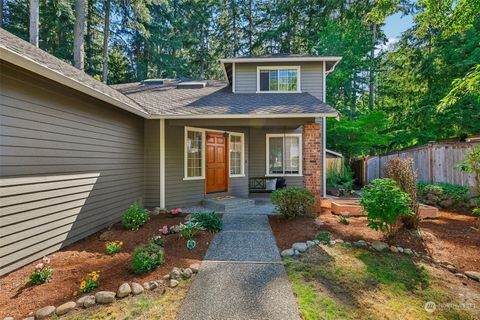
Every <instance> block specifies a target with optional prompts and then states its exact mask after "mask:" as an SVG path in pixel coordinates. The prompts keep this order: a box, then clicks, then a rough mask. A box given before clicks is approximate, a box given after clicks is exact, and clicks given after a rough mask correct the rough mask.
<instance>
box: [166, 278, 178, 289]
mask: <svg viewBox="0 0 480 320" xmlns="http://www.w3.org/2000/svg"><path fill="white" fill-rule="evenodd" d="M168 286H169V287H170V288H175V287H176V286H178V281H177V280H175V279H171V280H170V282H169V283H168Z"/></svg>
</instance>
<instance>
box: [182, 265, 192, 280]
mask: <svg viewBox="0 0 480 320" xmlns="http://www.w3.org/2000/svg"><path fill="white" fill-rule="evenodd" d="M192 276H193V271H192V269H190V268H185V269H183V270H182V277H183V278H185V279H190V278H191V277H192Z"/></svg>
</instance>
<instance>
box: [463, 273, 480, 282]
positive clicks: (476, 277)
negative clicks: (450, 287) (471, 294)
mask: <svg viewBox="0 0 480 320" xmlns="http://www.w3.org/2000/svg"><path fill="white" fill-rule="evenodd" d="M465 275H466V276H467V277H469V278H470V279H473V280H476V281H480V272H476V271H465Z"/></svg>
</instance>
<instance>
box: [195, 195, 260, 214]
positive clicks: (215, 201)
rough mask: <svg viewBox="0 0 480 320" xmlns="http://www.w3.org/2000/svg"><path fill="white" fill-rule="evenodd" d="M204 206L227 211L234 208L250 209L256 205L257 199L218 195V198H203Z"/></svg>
mask: <svg viewBox="0 0 480 320" xmlns="http://www.w3.org/2000/svg"><path fill="white" fill-rule="evenodd" d="M202 206H203V207H206V208H209V209H212V210H215V211H219V212H225V211H227V210H232V209H239V208H242V209H249V208H253V207H255V200H253V199H243V198H236V197H225V199H222V197H216V198H205V199H203V200H202Z"/></svg>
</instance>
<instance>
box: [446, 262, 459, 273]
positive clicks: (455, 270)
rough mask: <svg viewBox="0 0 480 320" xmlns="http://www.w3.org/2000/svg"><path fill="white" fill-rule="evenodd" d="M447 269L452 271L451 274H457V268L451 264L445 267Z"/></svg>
mask: <svg viewBox="0 0 480 320" xmlns="http://www.w3.org/2000/svg"><path fill="white" fill-rule="evenodd" d="M445 269H447V270H448V271H450V272H451V273H456V272H457V268H455V266H452V265H451V264H447V265H446V266H445Z"/></svg>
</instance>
